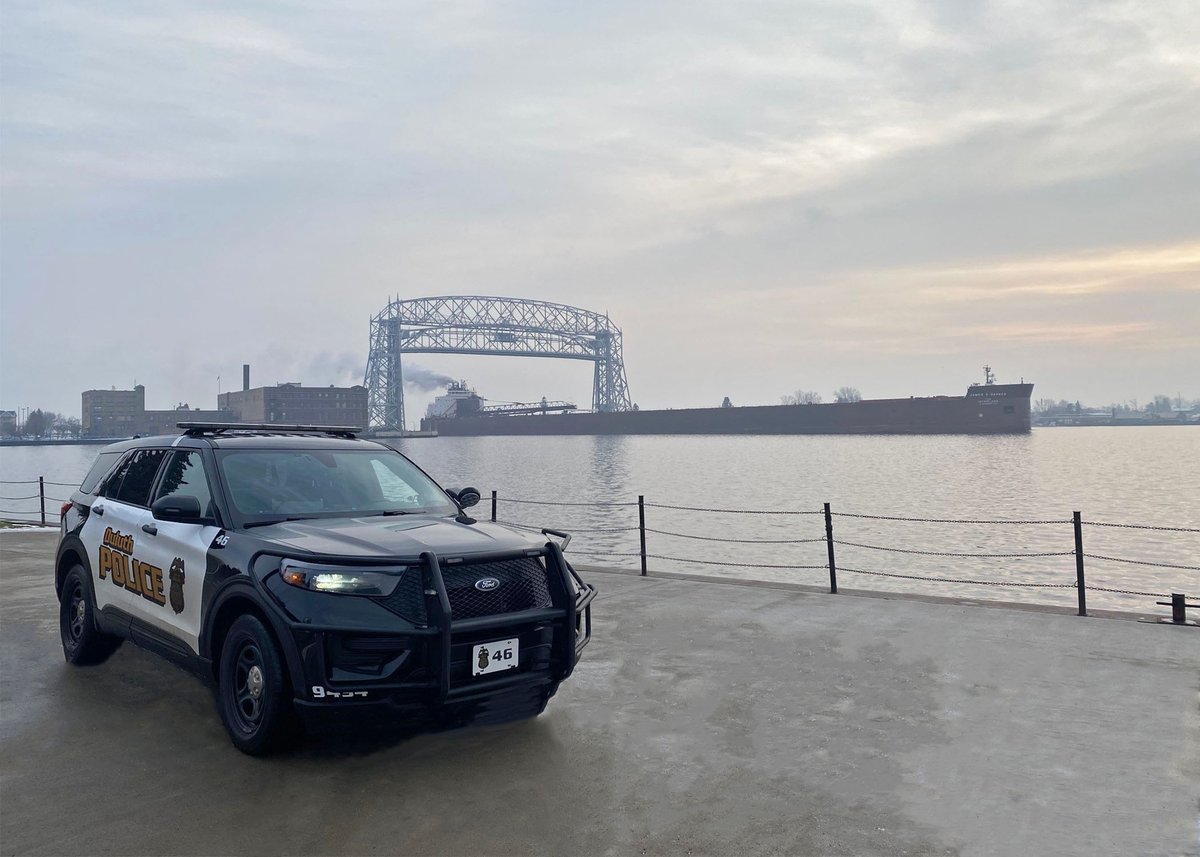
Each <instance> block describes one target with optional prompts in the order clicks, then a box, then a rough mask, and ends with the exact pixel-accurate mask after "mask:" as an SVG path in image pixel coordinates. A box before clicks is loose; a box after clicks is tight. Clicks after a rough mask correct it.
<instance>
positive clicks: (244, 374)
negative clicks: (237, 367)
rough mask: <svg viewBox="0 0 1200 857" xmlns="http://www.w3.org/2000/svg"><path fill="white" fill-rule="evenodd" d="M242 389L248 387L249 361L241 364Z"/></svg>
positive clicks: (247, 388)
mask: <svg viewBox="0 0 1200 857" xmlns="http://www.w3.org/2000/svg"><path fill="white" fill-rule="evenodd" d="M242 389H243V390H249V389H250V364H249V363H243V364H242Z"/></svg>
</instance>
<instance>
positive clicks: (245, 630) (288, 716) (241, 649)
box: [217, 614, 298, 756]
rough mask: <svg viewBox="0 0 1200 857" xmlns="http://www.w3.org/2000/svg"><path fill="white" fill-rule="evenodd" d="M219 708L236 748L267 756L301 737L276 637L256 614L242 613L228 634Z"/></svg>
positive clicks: (219, 684) (219, 676)
mask: <svg viewBox="0 0 1200 857" xmlns="http://www.w3.org/2000/svg"><path fill="white" fill-rule="evenodd" d="M220 657H221V660H220V669H219V671H218V673H217V710H218V711H219V712H220V714H221V722H222V723H224V724H225V731H226V732H228V733H229V740H230V741H232V742H233V746H235V747H237V748H238V749H239V750H241V751H242V752H243V753H247V754H249V755H251V756H265V755H267V754H269V753H271V752H273V751H275V750H277V749H279V748H280V747H282V746H284V745H285V744H286V743H288V742H289V741H291V740H292V739H293V738H294V737H295V736H296V735H297V732H298V730H297V721H296V712H295V710H294V709H293V707H292V689H291V686H290V684H289V682H288V679H287V671H286V670H285V669H284V664H283V655H282V653H281V652H280V651H279V644H278V643H276V642H275V637H274V636H273V635H272V634H271V632H270V631H269V630H267V627H266V626H265V625H264V624H263V623H262V620H260V619H259V618H258V617H257V616H253V615H250V614H246V615H244V616H240V617H238V619H236V620H235V621H234V623H233V625H232V626H231V627H230V629H229V633H228V634H226V635H225V642H224V644H223V645H222V646H221V656H220Z"/></svg>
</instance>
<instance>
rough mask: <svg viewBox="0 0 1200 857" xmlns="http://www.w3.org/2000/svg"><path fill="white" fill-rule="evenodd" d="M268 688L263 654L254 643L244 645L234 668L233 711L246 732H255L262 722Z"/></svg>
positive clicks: (239, 651)
mask: <svg viewBox="0 0 1200 857" xmlns="http://www.w3.org/2000/svg"><path fill="white" fill-rule="evenodd" d="M266 686H267V680H266V673H265V672H264V670H263V658H262V652H260V651H259V649H258V646H257V645H255V644H254V643H253V642H246V643H243V644H242V646H241V647H240V648H239V649H238V653H237V659H236V660H235V661H234V666H233V694H234V705H233V710H234V714H235V715H236V716H237V720H238V725H239V726H241V727H242V729H243V730H244V731H246V732H253V731H254V730H255V729H257V728H258V726H259V723H261V722H262V713H263V694H264V693H265V691H266Z"/></svg>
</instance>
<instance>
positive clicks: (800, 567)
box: [577, 551, 828, 571]
mask: <svg viewBox="0 0 1200 857" xmlns="http://www.w3.org/2000/svg"><path fill="white" fill-rule="evenodd" d="M577 553H578V554H579V555H580V556H630V557H632V556H636V557H640V556H641V554H640V553H638V552H636V551H635V552H633V553H613V552H601V551H578V552H577ZM646 558H647V559H663V560H669V561H671V562H686V563H691V564H693V565H720V566H728V567H730V568H773V569H784V570H787V571H795V570H815V569H822V570H824V569H826V568H828V566H826V565H770V564H767V563H758V562H717V561H716V560H710V559H692V558H691V557H686V556H666V555H664V554H657V553H648V554H646Z"/></svg>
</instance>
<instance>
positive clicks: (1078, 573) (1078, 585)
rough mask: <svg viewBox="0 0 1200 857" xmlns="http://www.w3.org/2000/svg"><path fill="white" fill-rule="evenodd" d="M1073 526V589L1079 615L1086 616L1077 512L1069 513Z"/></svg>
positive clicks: (1081, 538) (1080, 532) (1080, 527)
mask: <svg viewBox="0 0 1200 857" xmlns="http://www.w3.org/2000/svg"><path fill="white" fill-rule="evenodd" d="M1071 522H1072V523H1073V524H1075V589H1076V591H1077V592H1078V593H1079V615H1080V616H1086V615H1087V586H1086V584H1085V583H1084V581H1083V521H1081V520H1080V519H1079V513H1078V512H1072V513H1071Z"/></svg>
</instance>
